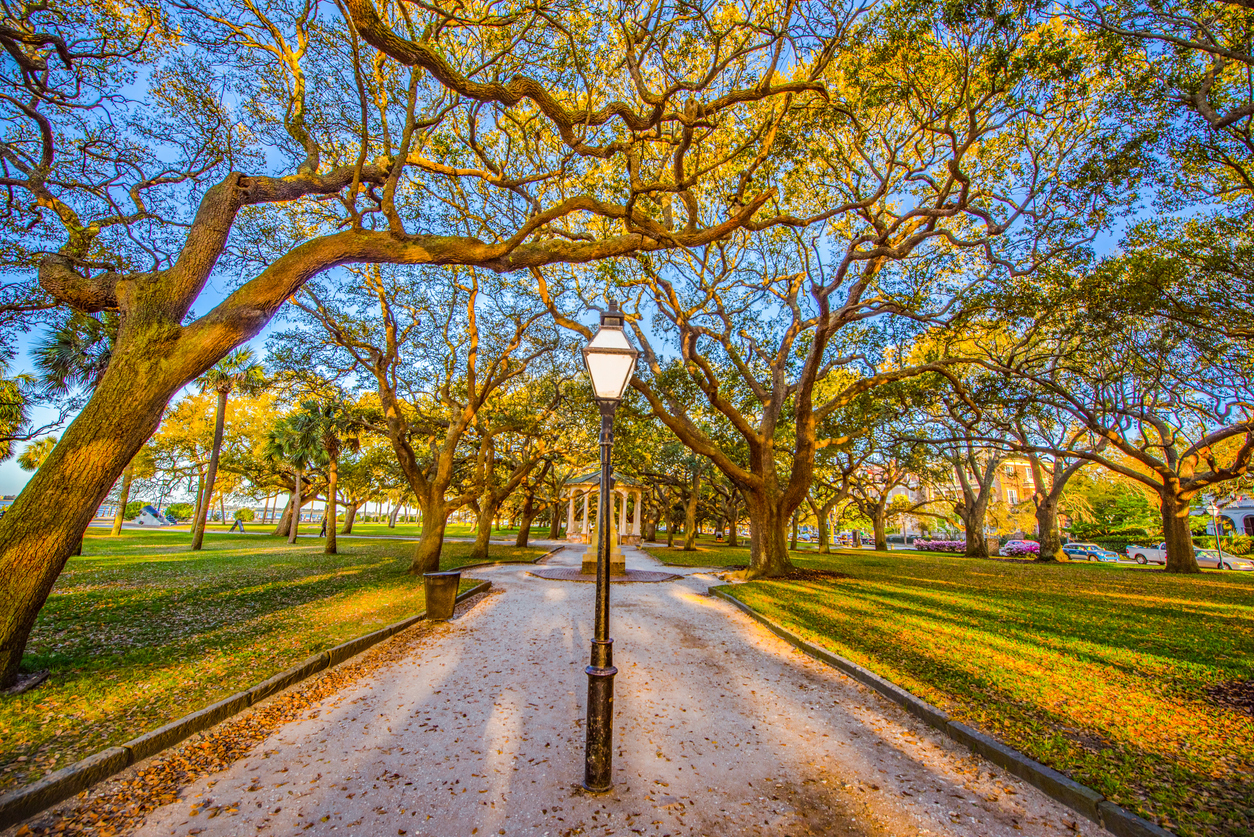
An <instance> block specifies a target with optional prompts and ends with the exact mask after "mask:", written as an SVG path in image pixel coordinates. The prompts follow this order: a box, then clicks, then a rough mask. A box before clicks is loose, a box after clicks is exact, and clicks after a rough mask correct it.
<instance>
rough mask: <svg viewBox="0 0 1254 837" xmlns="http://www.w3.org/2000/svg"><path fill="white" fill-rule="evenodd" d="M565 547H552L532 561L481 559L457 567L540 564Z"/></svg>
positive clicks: (481, 567) (473, 568) (475, 567)
mask: <svg viewBox="0 0 1254 837" xmlns="http://www.w3.org/2000/svg"><path fill="white" fill-rule="evenodd" d="M524 548H525V547H524ZM565 548H566V547H564V546H555V547H553V548H552V549H550V550H549V551H548V552H546V553H544V554H543V555H540V556H537V557H535V558H532V559H531V560H530V561H480V562H479V563H478V564H467V565H466V566H464V567H457V569H458V570H479V569H483V568H484V567H504V566H508V565H509V564H539V563H540V562H541V561H543V560H544V559H545V558H548V557H549V556H550V555H556V554H557V553H559V552H561V551H562V550H563V549H565ZM515 549H517V547H515Z"/></svg>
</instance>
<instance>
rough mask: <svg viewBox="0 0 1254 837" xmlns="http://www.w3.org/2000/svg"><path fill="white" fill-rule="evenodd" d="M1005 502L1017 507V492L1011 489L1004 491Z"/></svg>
mask: <svg viewBox="0 0 1254 837" xmlns="http://www.w3.org/2000/svg"><path fill="white" fill-rule="evenodd" d="M1006 502H1007V503H1009V504H1010V505H1012V506H1017V505H1019V492H1018V491H1015V490H1014V489H1013V488H1007V489H1006Z"/></svg>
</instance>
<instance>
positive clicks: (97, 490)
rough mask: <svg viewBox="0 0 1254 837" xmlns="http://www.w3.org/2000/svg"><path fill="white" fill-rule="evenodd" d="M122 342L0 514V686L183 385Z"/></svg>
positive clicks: (147, 353) (146, 352)
mask: <svg viewBox="0 0 1254 837" xmlns="http://www.w3.org/2000/svg"><path fill="white" fill-rule="evenodd" d="M135 328H139V326H138V325H137V326H135ZM126 342H127V341H126V340H125V339H120V340H119V345H118V348H117V349H115V352H114V355H113V360H112V362H111V363H110V365H109V369H108V370H107V371H106V372H105V375H104V377H103V378H102V380H101V382H100V384H99V386H97V387H96V390H95V392H94V393H93V395H92V398H91V400H90V401H89V402H88V403H87V405H86V406H85V407H84V408H83V410H82V412H80V413H79V414H78V417H77V418H76V419H74V421H73V422H72V423H71V424H70V426H69V427H68V428H66V431H65V433H64V434H63V435H62V436H61V439H60V441H59V442H58V443H57V445H56V447H54V448H53V449H52V452H51V453H49V454H48V458H47V459H46V460H45V461H44V463H43V465H42V466H41V467H40V468H39V470H38V471H36V472H35V474H34V475H33V476H32V477H31V479H30V481H29V482H28V483H27V484H26V487H25V488H24V489H23V490H22V492H21V494H19V495H18V497H17V499H16V500H15V501H14V502H13V505H12V506H10V507H9V510H8V513H7V514H5V515H4V517H3V518H0V688H3V687H6V686H10V685H12V684H13V683H14V682H15V681H16V679H17V672H18V665H19V664H20V663H21V660H22V653H23V651H24V650H25V649H26V643H27V640H28V639H29V637H30V632H31V629H32V628H33V627H34V625H35V619H36V617H37V616H38V615H39V611H40V609H41V608H42V607H43V604H44V601H45V600H46V599H47V598H48V593H49V592H50V591H51V590H52V585H53V583H54V582H55V581H56V579H57V576H58V575H60V574H61V570H62V569H63V568H64V567H65V562H66V561H67V560H69V558H70V556H71V555H72V554H73V553H74V552H75V551H76V550H77V549H78V547H79V542H80V541H81V540H82V537H83V533H84V532H85V531H86V529H87V526H88V524H90V523H91V520H92V518H93V517H94V516H95V514H96V509H98V508H99V507H100V504H101V503H102V502H103V501H104V499H105V497H107V496H108V494H109V492H110V491H111V490H113V486H114V484H115V483H116V482H117V479H118V477H119V476H120V475H121V474H122V472H123V470H125V468H126V466H127V465H128V464H129V463H130V462H131V460H132V459H134V458H135V455H136V454H137V453H139V449H140V448H141V447H143V444H144V442H145V441H147V440H148V437H149V436H151V435H152V433H153V431H154V430H156V428H157V425H158V424H159V423H160V421H161V415H162V413H163V412H164V411H165V406H166V404H167V403H168V402H169V399H170V396H171V395H172V394H173V393H174V392H175V391H177V390H178V388H179V387H181V386H182V385H183V380H182V379H181V378H179V379H177V380H176V379H175V378H176V377H177V375H173V374H171V373H170V372H168V371H165V372H163V371H162V370H161V368H160V366H159V364H160V363H164V360H163V359H160V358H161V356H162V354H163V352H162V347H161V346H160V345H158V344H154V343H148V342H145V343H144V344H143V345H142V346H140V347H135V346H134V338H133V339H132V340H131V341H130V342H131V343H132V345H131V346H129V347H128V346H126V345H125V343H126ZM179 374H181V373H179ZM136 381H143V382H144V385H143V386H136Z"/></svg>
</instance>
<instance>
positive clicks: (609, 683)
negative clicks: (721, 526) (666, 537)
mask: <svg viewBox="0 0 1254 837" xmlns="http://www.w3.org/2000/svg"><path fill="white" fill-rule="evenodd" d="M583 355H584V364H585V365H586V366H587V368H588V375H589V377H590V378H591V379H592V390H593V394H594V397H595V400H596V403H597V407H598V408H600V411H601V499H600V503H599V504H598V509H597V590H596V610H595V613H594V615H593V637H592V662H591V664H590V665H589V666H588V667H587V668H586V669H584V671H585V672H587V674H588V720H587V735H588V737H587V743H586V746H585V748H584V766H583V786H584V787H585V788H586V789H588V790H589V791H592V792H594V793H603V792H605V791H608V790H609V789H610V788H611V787H612V786H613V784H614V782H613V778H612V774H613V763H614V753H613V746H614V675H615V674H617V673H618V669H616V668H614V653H613V647H614V640H612V639H610V526H609V520H610V514H612V511H611V509H612V504H611V501H610V490H611V487H612V485H611V484H612V480H611V477H610V475H611V465H610V452H611V451H610V449H611V448H612V447H613V445H614V411H615V410H616V409H618V403H619V401H621V400H622V397H623V392H624V390H626V389H627V384H628V382H629V381H630V380H631V375H632V372H633V371H634V370H635V366H636V350H635V348H634V347H633V346H632V345H631V341H630V340H628V339H627V335H626V334H624V333H623V315H622V312H621V311H619V309H618V304H617V303H616V302H615V301H614V300H612V299H611V300H609V308H608V310H607V311H606V312H605V313H603V314H602V315H601V327H600V329H598V331H597V333H596V334H595V335H594V336H593V338H592V340H591V341H590V342H589V343H588V345H587V346H586V347H584V350H583Z"/></svg>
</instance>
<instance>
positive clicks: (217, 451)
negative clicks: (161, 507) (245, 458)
mask: <svg viewBox="0 0 1254 837" xmlns="http://www.w3.org/2000/svg"><path fill="white" fill-rule="evenodd" d="M225 428H226V391H225V390H218V409H217V410H216V411H215V413H214V416H213V449H212V450H210V451H209V472H208V473H207V474H205V497H212V496H213V484H214V482H215V481H216V480H217V478H218V457H219V456H220V455H221V453H222V434H223V431H224V430H225ZM208 517H209V508H208V503H206V504H205V508H202V509H201V510H200V516H199V517H197V518H196V522H195V523H194V524H193V526H192V529H193V530H194V531H193V532H192V551H193V552H195V551H196V550H198V549H200V547H201V544H203V543H204V542H205V520H206V518H208ZM222 522H223V523H226V512H225V510H224V511H223V513H222Z"/></svg>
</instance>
